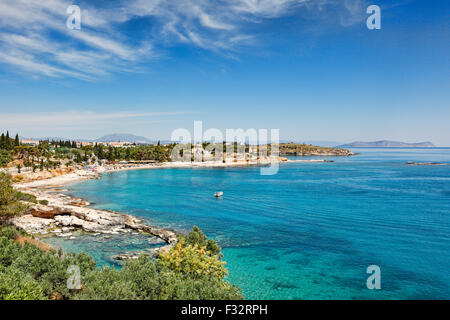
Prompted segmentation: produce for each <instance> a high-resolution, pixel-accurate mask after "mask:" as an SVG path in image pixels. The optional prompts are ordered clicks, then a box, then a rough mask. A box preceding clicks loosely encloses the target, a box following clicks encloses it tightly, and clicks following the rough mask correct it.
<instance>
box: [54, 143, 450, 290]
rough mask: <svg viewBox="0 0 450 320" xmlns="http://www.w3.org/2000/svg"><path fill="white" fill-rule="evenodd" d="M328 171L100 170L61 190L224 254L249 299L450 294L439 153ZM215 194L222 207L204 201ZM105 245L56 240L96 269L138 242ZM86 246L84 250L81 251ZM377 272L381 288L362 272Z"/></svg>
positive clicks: (403, 152) (382, 157)
mask: <svg viewBox="0 0 450 320" xmlns="http://www.w3.org/2000/svg"><path fill="white" fill-rule="evenodd" d="M354 151H356V152H359V153H360V154H359V155H358V156H354V157H344V158H332V157H327V159H333V160H335V162H334V163H288V164H283V165H281V167H280V171H279V173H278V174H276V175H273V176H262V175H260V169H259V168H257V167H248V168H218V169H154V170H136V171H124V172H115V173H109V174H105V175H104V176H103V177H102V179H99V180H89V181H84V182H81V183H75V184H72V185H68V189H69V190H70V193H71V194H72V195H75V196H78V197H82V198H85V199H87V200H88V201H90V202H93V203H94V206H95V207H97V208H106V209H110V210H116V211H121V212H124V213H129V214H133V215H135V216H138V217H143V218H145V219H147V220H148V221H149V222H150V223H153V224H156V225H159V226H164V227H171V228H174V229H177V230H181V231H183V230H188V229H190V228H191V227H192V226H193V225H198V226H199V227H200V228H201V229H202V230H203V231H204V232H205V233H206V234H207V235H208V236H209V237H211V238H214V239H216V240H218V242H219V243H220V245H222V246H223V247H224V255H225V258H224V259H225V260H226V261H227V262H228V264H227V267H228V269H229V272H230V276H229V280H230V281H231V282H232V283H235V284H238V285H239V286H240V287H241V288H242V289H243V293H244V295H245V297H246V298H248V299H356V298H362V299H418V298H434V299H436V298H441V299H442V298H446V299H449V298H450V272H449V270H450V217H449V215H450V165H449V166H408V165H406V164H405V162H406V161H416V162H422V161H438V162H447V163H448V162H450V149H355V150H354ZM215 191H223V192H224V197H223V199H215V198H214V197H213V193H214V192H215ZM125 238H126V237H124V238H123V240H120V239H115V242H111V243H110V245H109V246H103V245H96V244H95V242H92V241H91V240H90V239H89V238H86V239H85V241H83V242H81V243H80V242H78V241H75V242H74V241H72V242H71V243H69V240H63V239H58V240H57V241H58V244H59V245H61V246H63V247H65V248H67V249H70V250H84V251H87V252H89V253H91V254H93V255H94V257H95V258H96V260H97V262H98V263H99V264H101V265H104V264H110V263H111V261H110V260H108V257H109V256H110V255H111V254H112V252H113V251H114V250H115V248H116V246H121V247H120V248H119V249H120V250H119V251H123V250H134V249H136V250H137V249H142V246H145V245H146V244H145V241H144V242H143V243H139V241H138V242H136V243H135V244H132V243H131V244H130V243H127V244H124V242H123V241H127V240H126V239H125ZM91 242H92V243H91ZM372 264H375V265H379V266H380V268H381V286H382V289H381V290H375V291H372V290H368V289H367V288H366V279H367V277H368V276H369V275H368V274H366V268H367V266H369V265H372Z"/></svg>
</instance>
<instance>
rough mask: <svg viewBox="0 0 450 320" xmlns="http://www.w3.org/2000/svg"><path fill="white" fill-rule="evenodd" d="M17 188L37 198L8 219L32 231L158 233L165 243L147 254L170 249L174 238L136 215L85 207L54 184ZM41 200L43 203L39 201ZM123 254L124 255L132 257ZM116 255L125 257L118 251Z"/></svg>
mask: <svg viewBox="0 0 450 320" xmlns="http://www.w3.org/2000/svg"><path fill="white" fill-rule="evenodd" d="M16 188H17V189H19V190H21V191H23V192H26V193H29V194H32V195H34V196H35V197H36V198H37V200H38V201H39V202H40V203H38V204H35V205H33V206H32V207H31V208H30V210H29V211H28V212H27V213H26V214H24V215H22V216H19V217H15V218H13V219H12V220H11V222H12V223H13V224H14V225H15V226H17V227H19V228H22V229H24V230H25V231H26V232H27V233H29V234H33V235H40V236H44V235H52V236H57V237H66V238H69V239H73V240H75V239H76V237H75V233H76V232H78V231H82V232H86V233H92V234H124V235H125V234H127V233H131V232H141V233H145V234H149V235H152V236H155V237H158V238H160V239H162V240H164V242H166V245H165V246H162V247H159V248H156V249H149V250H148V252H147V253H148V255H156V254H157V253H158V252H159V250H168V249H170V248H171V247H172V246H173V245H174V244H175V243H176V242H177V240H178V238H177V234H176V233H175V232H173V231H171V230H167V229H163V228H158V227H154V226H149V225H147V224H145V223H143V222H142V221H141V220H140V219H138V218H136V217H133V216H131V215H128V214H123V213H118V212H113V211H108V210H99V209H93V208H90V207H89V203H88V202H86V201H84V200H82V199H78V198H72V197H69V196H67V195H64V194H63V193H60V191H59V190H58V188H56V189H55V188H54V187H48V188H46V189H44V188H42V187H29V186H26V185H25V186H20V185H19V186H16ZM41 203H45V204H41ZM133 254H134V255H127V257H128V258H132V257H135V256H136V254H137V253H133ZM117 257H118V259H122V260H123V259H125V258H124V257H121V255H118V256H117Z"/></svg>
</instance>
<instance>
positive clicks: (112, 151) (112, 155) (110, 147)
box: [108, 146, 114, 161]
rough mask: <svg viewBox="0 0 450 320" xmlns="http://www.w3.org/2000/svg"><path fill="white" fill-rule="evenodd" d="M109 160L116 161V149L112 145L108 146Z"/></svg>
mask: <svg viewBox="0 0 450 320" xmlns="http://www.w3.org/2000/svg"><path fill="white" fill-rule="evenodd" d="M108 161H114V150H113V147H112V146H109V148H108Z"/></svg>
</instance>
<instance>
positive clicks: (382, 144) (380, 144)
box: [336, 140, 435, 148]
mask: <svg viewBox="0 0 450 320" xmlns="http://www.w3.org/2000/svg"><path fill="white" fill-rule="evenodd" d="M433 147H435V145H434V144H432V143H431V142H428V141H427V142H417V143H407V142H399V141H389V140H380V141H372V142H363V141H355V142H352V143H347V144H342V145H340V146H337V147H336V148H433Z"/></svg>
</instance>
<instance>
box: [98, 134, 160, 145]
mask: <svg viewBox="0 0 450 320" xmlns="http://www.w3.org/2000/svg"><path fill="white" fill-rule="evenodd" d="M95 141H96V142H117V141H122V142H134V143H152V141H151V140H150V139H148V138H146V137H141V136H135V135H134V134H130V133H113V134H108V135H105V136H103V137H100V138H98V139H96V140H95Z"/></svg>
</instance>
